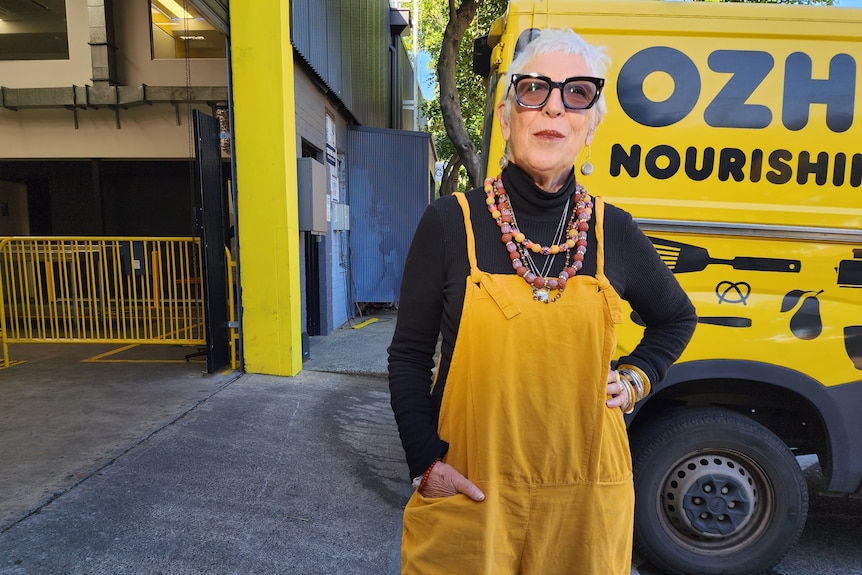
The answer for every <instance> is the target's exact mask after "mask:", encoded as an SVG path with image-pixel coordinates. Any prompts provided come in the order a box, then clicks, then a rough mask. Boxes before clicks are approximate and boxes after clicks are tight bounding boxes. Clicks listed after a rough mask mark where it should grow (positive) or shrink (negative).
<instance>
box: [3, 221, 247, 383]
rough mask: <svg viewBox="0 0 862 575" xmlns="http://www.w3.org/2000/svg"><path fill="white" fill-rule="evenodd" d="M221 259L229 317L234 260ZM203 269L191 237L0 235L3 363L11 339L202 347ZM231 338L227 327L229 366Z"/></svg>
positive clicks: (6, 361) (6, 362)
mask: <svg viewBox="0 0 862 575" xmlns="http://www.w3.org/2000/svg"><path fill="white" fill-rule="evenodd" d="M227 258H228V259H227V262H228V264H229V266H228V276H229V277H228V278H226V280H227V281H228V286H229V295H230V319H231V320H235V310H234V308H235V306H234V305H233V301H234V297H233V294H234V287H233V284H234V282H233V277H232V276H233V270H234V267H233V266H234V264H233V262H232V261H231V259H230V255H229V254H228V256H227ZM201 270H202V264H201V250H200V243H199V240H198V239H197V238H147V237H140V238H129V237H123V238H118V237H98V238H68V237H67V238H63V237H50V238H49V237H13V238H5V239H2V240H0V299H2V303H3V305H2V306H0V330H2V332H0V335H2V338H0V339H2V346H3V362H4V365H5V366H6V367H8V366H9V353H8V346H7V344H9V343H36V342H40V343H44V342H49V343H61V342H67V343H85V342H86V343H109V342H110V343H145V344H160V343H161V344H183V345H204V344H205V343H206V339H205V338H206V332H205V330H204V305H203V284H202V281H201V278H202V271H201ZM232 325H235V321H234V323H233V324H232ZM236 339H237V336H234V335H233V332H232V337H231V350H232V355H231V365H232V367H236V363H237V359H236V349H235V348H236V342H235V340H236Z"/></svg>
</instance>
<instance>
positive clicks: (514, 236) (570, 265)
mask: <svg viewBox="0 0 862 575" xmlns="http://www.w3.org/2000/svg"><path fill="white" fill-rule="evenodd" d="M485 196H486V198H485V203H486V204H487V206H488V211H489V212H490V213H491V217H492V218H494V220H495V221H496V222H497V226H499V228H500V233H501V238H500V239H501V240H502V242H503V244H504V245H505V246H506V251H508V252H509V258H510V259H511V260H512V267H513V268H514V269H515V273H517V274H518V275H519V276H520V277H522V278H524V281H526V282H527V283H528V284H530V287H531V289H532V290H533V299H534V300H535V301H538V302H542V303H553V302H555V301H557V300H558V299H560V297H561V296H562V295H563V290H564V289H565V288H566V281H567V280H568V279H569V278H572V277H574V276H575V274H577V273H578V270H580V269H581V267H583V262H584V254H585V253H586V251H587V230H589V229H590V225H589V221H590V218H592V213H593V199H592V197H590V195H589V194H588V193H587V190H585V189H584V188H583V186H581V185H580V184H577V183H576V184H575V209H574V210H573V212H572V215H571V217H570V218H569V224H568V226H567V228H566V241H565V242H561V240H562V235H561V234H560V229H559V228H558V230H557V237H556V238H555V239H554V243H553V244H551V245H550V246H543V245H541V244H539V243H537V242H534V241H532V240H530V239H528V238H527V237H526V236H525V235H524V234H523V233H522V232H521V231H520V230H519V229H518V224H517V222H516V220H515V212H514V211H513V210H512V205H511V204H510V203H509V196H508V195H507V194H506V189H505V188H504V187H503V181H502V179H501V178H500V176H497V177H496V178H488V179H487V180H485ZM568 209H569V204H568V202H567V203H566V207H565V208H564V210H563V215H562V218H561V220H560V223H561V224H562V222H563V221H565V217H566V213H567V212H568ZM560 227H562V226H560ZM531 252H532V253H531ZM560 252H565V253H566V263H565V265H564V266H563V271H561V272H560V274H559V275H558V276H557V277H555V278H553V277H547V276H546V274H547V271H548V270H549V269H550V263H552V262H553V257H554V256H556V255H557V254H558V253H560ZM572 252H574V254H573V253H572ZM532 254H539V255H543V256H546V257H548V256H551V262H547V261H546V265H545V267H544V269H543V270H542V271H539V269H538V266H536V265H535V263H534V262H533V257H532ZM524 262H526V265H525V263H524ZM552 290H556V291H557V293H556V294H555V295H554V296H553V297H550V292H551V291H552Z"/></svg>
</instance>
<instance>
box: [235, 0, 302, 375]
mask: <svg viewBox="0 0 862 575" xmlns="http://www.w3.org/2000/svg"><path fill="white" fill-rule="evenodd" d="M230 22H231V61H232V62H231V69H232V83H233V112H234V117H233V119H234V124H233V127H232V136H233V138H234V139H235V140H234V141H235V152H236V186H237V188H236V189H237V224H238V225H237V232H238V239H239V249H240V256H239V261H240V273H241V274H242V278H241V282H242V301H241V302H240V304H241V305H242V314H243V315H242V336H243V351H244V358H245V370H246V371H247V372H250V373H267V374H273V375H290V376H292V375H296V374H297V373H299V371H300V370H301V369H302V320H301V318H302V307H301V306H302V302H301V296H300V293H301V292H300V281H299V222H298V219H297V192H296V190H297V186H296V124H295V119H294V82H293V48H292V47H291V45H290V24H289V22H290V1H289V0H266V1H264V2H232V3H231V7H230Z"/></svg>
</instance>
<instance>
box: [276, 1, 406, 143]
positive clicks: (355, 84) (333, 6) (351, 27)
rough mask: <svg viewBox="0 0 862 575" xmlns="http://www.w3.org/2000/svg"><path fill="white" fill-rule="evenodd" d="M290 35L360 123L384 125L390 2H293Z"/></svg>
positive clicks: (386, 108)
mask: <svg viewBox="0 0 862 575" xmlns="http://www.w3.org/2000/svg"><path fill="white" fill-rule="evenodd" d="M291 17H292V21H291V34H292V36H293V38H292V41H293V45H294V47H295V48H296V50H297V52H299V54H300V56H301V57H302V58H303V59H304V60H305V61H306V62H307V63H308V64H309V65H310V66H311V67H312V69H314V71H315V72H316V73H317V74H318V75H319V76H320V77H321V78H322V79H323V81H324V82H326V84H327V86H328V87H329V88H330V89H331V90H332V91H333V92H334V93H335V94H337V95H338V97H339V99H340V100H341V101H342V102H344V104H345V105H346V106H347V107H348V109H349V110H350V112H351V113H352V114H353V116H354V117H356V118H357V119H358V120H359V122H361V123H362V124H364V125H370V126H387V125H388V121H389V117H388V110H389V93H388V90H389V85H390V83H389V78H388V75H389V64H388V60H387V58H388V47H389V43H390V31H389V1H388V0H364V1H362V2H356V1H355V0H293V1H292V2H291Z"/></svg>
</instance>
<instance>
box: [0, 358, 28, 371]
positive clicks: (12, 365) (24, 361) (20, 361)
mask: <svg viewBox="0 0 862 575" xmlns="http://www.w3.org/2000/svg"><path fill="white" fill-rule="evenodd" d="M24 363H27V360H26V359H17V360H12V361H10V362H9V365H8V366H6V365H3V362H0V369H9V368H10V367H15V366H16V365H21V364H24Z"/></svg>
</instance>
